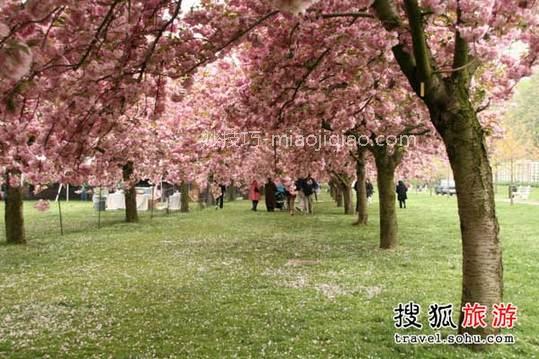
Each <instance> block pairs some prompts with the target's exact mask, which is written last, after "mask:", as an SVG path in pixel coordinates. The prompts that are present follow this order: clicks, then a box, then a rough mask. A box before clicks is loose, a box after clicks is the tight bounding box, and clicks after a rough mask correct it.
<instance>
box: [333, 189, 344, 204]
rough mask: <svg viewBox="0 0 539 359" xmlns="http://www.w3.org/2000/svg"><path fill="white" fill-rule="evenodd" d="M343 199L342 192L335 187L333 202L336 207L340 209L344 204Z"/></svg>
mask: <svg viewBox="0 0 539 359" xmlns="http://www.w3.org/2000/svg"><path fill="white" fill-rule="evenodd" d="M343 200H344V198H343V195H342V191H341V189H340V187H339V186H335V202H336V203H337V207H339V208H341V207H342V206H343V204H344V201H343Z"/></svg>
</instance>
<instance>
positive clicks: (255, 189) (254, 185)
mask: <svg viewBox="0 0 539 359" xmlns="http://www.w3.org/2000/svg"><path fill="white" fill-rule="evenodd" d="M249 199H250V200H251V202H252V204H253V206H252V208H251V210H252V211H255V212H256V208H257V207H258V201H260V187H259V186H258V182H257V181H256V180H253V182H251V185H250V186H249Z"/></svg>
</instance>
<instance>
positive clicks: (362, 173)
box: [355, 148, 369, 225]
mask: <svg viewBox="0 0 539 359" xmlns="http://www.w3.org/2000/svg"><path fill="white" fill-rule="evenodd" d="M366 155H367V152H366V150H365V149H364V148H359V149H358V152H357V157H356V177H357V184H356V201H357V222H356V223H355V224H356V225H366V224H367V222H368V220H369V210H368V204H367V187H366V181H367V170H366V164H367V159H366Z"/></svg>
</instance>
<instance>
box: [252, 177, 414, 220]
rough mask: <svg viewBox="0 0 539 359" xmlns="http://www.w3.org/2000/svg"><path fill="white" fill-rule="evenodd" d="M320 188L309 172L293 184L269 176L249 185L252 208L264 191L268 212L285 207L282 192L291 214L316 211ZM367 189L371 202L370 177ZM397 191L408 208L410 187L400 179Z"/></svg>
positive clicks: (253, 209) (400, 204) (398, 196)
mask: <svg viewBox="0 0 539 359" xmlns="http://www.w3.org/2000/svg"><path fill="white" fill-rule="evenodd" d="M353 187H354V189H355V190H356V191H358V190H359V183H358V182H357V181H356V182H355V183H354V186H353ZM319 189H320V185H319V184H318V183H317V182H316V181H315V180H314V179H313V178H312V176H311V175H310V174H309V175H308V176H307V177H304V178H298V179H297V180H296V181H295V182H294V183H293V184H291V185H289V186H285V185H284V184H282V183H277V184H276V183H275V182H274V181H273V179H272V178H271V177H268V179H267V181H266V183H265V184H264V186H263V187H262V186H260V185H259V183H258V181H257V180H253V181H252V182H251V185H250V186H249V200H250V201H251V203H252V207H251V210H252V211H255V212H256V211H257V210H258V203H259V202H260V198H261V196H262V193H264V198H265V204H266V210H267V211H268V212H274V211H275V209H277V208H283V205H284V204H283V203H281V198H280V196H279V194H280V193H282V194H283V195H284V198H285V199H286V203H287V205H286V207H287V208H288V211H289V212H290V214H292V215H293V214H294V213H295V211H296V210H298V211H300V212H303V213H308V214H312V213H313V212H314V201H315V200H318V198H317V195H318V191H319ZM365 189H366V192H367V193H366V195H367V201H368V203H369V204H370V203H371V202H372V197H373V195H374V186H373V184H372V183H371V181H370V180H369V179H367V180H366V182H365ZM395 191H396V193H397V199H398V201H399V207H400V208H406V200H407V199H408V194H407V192H408V187H407V186H406V185H405V184H404V181H399V182H398V184H397V186H396V188H395ZM296 200H299V207H296ZM358 206H359V202H358V203H357V205H356V211H357V210H358Z"/></svg>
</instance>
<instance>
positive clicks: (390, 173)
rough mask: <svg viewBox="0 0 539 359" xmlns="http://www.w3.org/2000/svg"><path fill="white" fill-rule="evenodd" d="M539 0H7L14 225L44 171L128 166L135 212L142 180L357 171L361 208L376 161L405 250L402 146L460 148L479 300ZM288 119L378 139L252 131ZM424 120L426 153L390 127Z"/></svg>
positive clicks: (288, 125) (386, 240) (1, 39)
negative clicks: (494, 151) (397, 187)
mask: <svg viewBox="0 0 539 359" xmlns="http://www.w3.org/2000/svg"><path fill="white" fill-rule="evenodd" d="M537 6H538V5H537V4H536V3H535V2H532V1H518V2H516V1H515V2H507V1H503V2H502V1H490V0H489V1H472V0H458V1H457V0H447V1H430V0H429V1H427V0H425V1H421V2H419V1H418V0H375V1H367V0H364V1H353V2H352V1H348V0H340V1H332V2H321V1H319V2H311V1H301V0H295V1H284V0H279V1H255V0H229V1H225V2H217V1H216V2H213V1H205V2H203V4H202V5H200V6H199V7H198V8H196V9H192V10H189V11H185V9H182V2H181V1H122V0H105V1H102V0H101V1H85V2H82V3H81V2H79V1H74V0H72V1H65V0H63V1H59V0H44V1H43V0H42V1H40V0H34V1H27V2H25V3H21V2H20V1H16V0H8V1H5V2H4V3H3V4H2V6H1V8H0V65H1V66H0V68H1V69H2V70H1V71H2V72H1V75H2V77H3V78H2V82H1V84H0V94H1V101H0V119H1V121H0V126H2V131H1V132H0V138H1V141H0V166H1V168H2V170H3V174H4V177H3V178H4V182H5V183H6V184H7V186H8V191H7V193H8V196H7V206H6V229H7V230H6V234H7V239H8V241H9V242H16V243H22V242H24V230H23V220H22V201H21V196H20V189H19V188H20V183H21V176H24V179H25V180H26V181H28V182H31V183H34V184H36V185H39V184H41V183H47V182H51V181H58V182H63V183H73V184H77V183H82V182H86V181H90V182H91V183H93V184H107V183H111V182H114V181H117V180H118V179H119V178H122V179H123V180H124V182H125V183H126V186H127V187H128V188H131V190H128V191H127V192H128V195H127V196H126V199H127V201H129V203H130V204H128V206H127V207H128V208H131V210H132V208H133V205H134V192H133V191H134V189H133V188H132V187H133V184H134V182H135V181H136V180H137V179H140V178H150V179H153V180H154V181H156V180H157V178H161V177H162V176H164V177H165V178H167V179H168V180H169V181H171V182H174V183H180V184H181V183H183V184H185V183H186V182H188V181H195V182H198V183H200V184H201V185H204V184H207V181H208V179H209V178H211V180H212V181H216V182H231V181H235V183H241V182H243V183H245V182H247V181H248V179H249V180H250V179H252V178H253V177H265V176H266V175H267V174H268V173H272V174H273V175H276V176H281V177H283V179H284V180H285V181H287V180H288V181H287V182H290V181H289V179H290V178H295V177H297V176H301V175H305V174H306V173H307V172H314V173H316V174H317V176H318V177H327V178H328V179H329V178H331V179H332V180H333V181H335V182H337V183H339V184H340V186H342V188H343V189H344V191H343V192H344V193H345V199H346V201H347V203H348V205H347V206H346V207H345V208H346V210H347V211H348V212H350V211H351V208H350V203H351V200H350V198H351V195H350V193H351V191H350V185H351V183H352V179H353V178H354V177H356V176H357V177H359V178H360V183H361V184H363V183H364V181H363V179H364V177H365V173H366V169H367V168H369V166H372V167H375V168H376V173H377V181H378V187H379V196H380V205H381V211H380V213H381V221H380V244H381V247H382V248H394V247H395V246H396V245H397V244H398V241H397V225H396V217H395V210H394V202H395V201H394V188H393V184H394V179H395V171H396V170H397V169H398V168H399V164H400V163H401V162H402V161H403V158H406V163H407V166H406V168H405V169H406V170H416V171H420V170H421V169H422V168H424V167H425V166H424V165H425V163H426V162H429V159H430V158H431V157H432V156H436V155H438V154H439V148H441V147H443V148H445V152H446V154H447V158H448V160H449V163H450V165H451V168H452V170H453V174H454V178H455V181H456V187H457V193H458V208H459V216H460V221H461V226H460V228H461V234H462V243H463V290H462V302H463V303H468V302H470V303H473V302H478V303H481V304H484V305H487V306H492V305H493V304H496V303H499V302H501V301H502V292H503V290H502V289H503V286H502V283H503V281H502V255H501V247H500V243H499V242H500V239H499V237H498V232H499V228H498V222H497V219H496V214H495V205H494V191H493V186H492V173H491V168H490V164H489V157H488V152H487V145H486V137H487V135H489V134H492V133H495V132H497V131H499V129H500V128H499V127H500V126H499V125H498V123H497V116H495V115H496V113H495V111H493V110H492V107H491V106H490V105H491V104H494V103H499V102H500V101H503V100H505V99H506V98H507V96H509V95H510V93H511V90H512V88H513V87H514V85H515V83H516V81H518V80H519V79H520V78H522V77H524V76H527V75H529V74H530V71H531V67H532V66H533V65H534V63H535V61H536V54H537V50H538V49H539V34H538V29H537V26H538V23H539V18H538V9H537ZM515 43H518V44H519V46H518V47H515V46H514V44H515ZM210 63H212V64H211V65H209V64H210ZM202 67H204V68H203V69H202V70H201V71H198V72H197V69H199V68H202ZM246 132H247V133H248V135H249V136H250V140H249V141H247V143H241V144H239V145H234V146H230V144H226V143H225V144H223V143H222V141H204V140H203V139H204V138H205V136H207V135H208V134H210V135H211V134H212V133H213V134H215V133H217V134H221V135H222V134H241V133H246ZM284 133H288V134H301V135H303V136H309V135H320V136H323V135H331V134H333V135H339V136H340V135H344V136H351V137H352V138H355V139H359V138H367V139H369V141H367V143H365V144H364V145H361V146H357V145H350V144H347V145H340V146H333V145H332V146H326V147H323V148H320V150H313V148H311V147H309V146H299V147H298V146H282V145H275V143H273V142H270V143H266V142H264V143H262V144H258V145H254V144H253V140H254V139H253V138H252V136H253V134H254V135H256V136H261V137H263V138H268V137H271V136H274V135H282V134H284ZM411 135H413V136H416V137H417V138H418V142H417V143H415V146H414V147H413V151H407V147H408V145H409V143H407V142H406V141H407V140H404V142H401V143H400V144H399V145H391V144H390V143H389V141H387V140H386V141H384V140H382V141H376V139H379V138H385V139H388V138H389V137H390V136H395V137H396V138H398V139H403V138H404V139H406V138H409V137H407V136H411ZM441 144H443V146H440V145H441ZM369 162H370V164H369ZM364 193H365V188H364V187H363V186H361V187H360V190H359V194H360V211H359V215H358V223H366V222H367V212H366V208H367V207H366V206H365V198H364V197H365V196H364ZM131 210H129V211H131ZM127 219H128V220H131V221H135V220H136V216H135V215H134V214H133V213H132V212H128V215H127ZM468 330H469V331H472V332H478V333H482V334H484V333H490V332H493V331H495V329H494V328H490V327H489V328H477V329H468Z"/></svg>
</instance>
